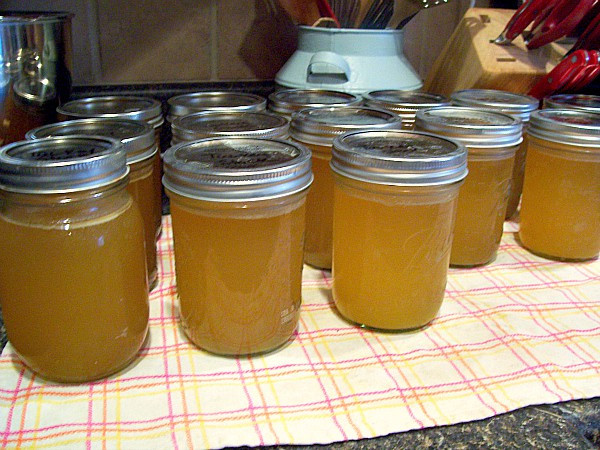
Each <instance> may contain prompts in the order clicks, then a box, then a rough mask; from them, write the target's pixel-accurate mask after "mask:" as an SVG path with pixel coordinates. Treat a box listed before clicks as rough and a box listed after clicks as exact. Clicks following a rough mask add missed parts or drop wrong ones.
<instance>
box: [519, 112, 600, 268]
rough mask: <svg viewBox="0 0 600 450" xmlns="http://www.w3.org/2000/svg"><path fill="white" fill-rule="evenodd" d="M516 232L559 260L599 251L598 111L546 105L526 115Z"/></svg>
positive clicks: (536, 250) (539, 251)
mask: <svg viewBox="0 0 600 450" xmlns="http://www.w3.org/2000/svg"><path fill="white" fill-rule="evenodd" d="M528 134H529V136H528V141H529V145H528V150H527V166H526V170H525V184H524V186H523V200H522V205H521V224H520V230H519V238H520V240H521V242H522V244H523V245H524V246H525V247H526V248H527V249H529V250H531V251H532V252H534V253H536V254H539V255H541V256H544V257H548V258H553V259H560V260H567V261H570V260H586V259H592V258H595V257H597V256H598V254H599V253H600V114H593V113H587V112H585V111H576V110H559V109H548V110H543V111H539V112H537V113H535V114H534V115H532V123H531V127H530V130H529V131H528Z"/></svg>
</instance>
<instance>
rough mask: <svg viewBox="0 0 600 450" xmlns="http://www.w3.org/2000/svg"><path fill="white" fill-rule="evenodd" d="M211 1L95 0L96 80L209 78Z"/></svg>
mask: <svg viewBox="0 0 600 450" xmlns="http://www.w3.org/2000/svg"><path fill="white" fill-rule="evenodd" d="M212 1H216V0H210V1H209V0H205V1H198V0H177V1H168V2H165V1H164V0H136V1H127V2H123V1H120V0H97V2H98V29H99V42H100V55H101V70H102V80H103V81H104V82H109V83H131V82H153V81H184V80H194V81H200V80H208V79H210V73H211V69H210V65H211V57H210V46H211V42H210V35H211V33H210V30H211V11H210V8H211V3H212Z"/></svg>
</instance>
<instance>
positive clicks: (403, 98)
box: [364, 89, 450, 130]
mask: <svg viewBox="0 0 600 450" xmlns="http://www.w3.org/2000/svg"><path fill="white" fill-rule="evenodd" d="M364 98H365V106H369V107H371V108H381V109H385V110H387V111H392V112H393V113H395V114H398V115H399V116H400V117H401V118H402V128H403V129H405V130H412V129H413V128H414V127H415V116H416V114H417V111H419V110H420V109H430V108H437V107H439V106H449V105H450V99H449V98H447V97H445V96H443V95H439V94H431V93H428V92H413V91H399V90H394V89H385V90H379V91H371V92H369V93H367V94H365V95H364Z"/></svg>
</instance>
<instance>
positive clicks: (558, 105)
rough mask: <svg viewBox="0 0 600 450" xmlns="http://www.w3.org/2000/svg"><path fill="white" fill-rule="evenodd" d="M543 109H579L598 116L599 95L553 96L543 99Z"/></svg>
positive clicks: (599, 112)
mask: <svg viewBox="0 0 600 450" xmlns="http://www.w3.org/2000/svg"><path fill="white" fill-rule="evenodd" d="M543 106H544V109H580V110H582V111H585V112H589V113H595V114H600V95H590V94H554V95H549V96H548V97H545V98H544V101H543Z"/></svg>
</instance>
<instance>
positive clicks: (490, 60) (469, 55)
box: [423, 8, 570, 95]
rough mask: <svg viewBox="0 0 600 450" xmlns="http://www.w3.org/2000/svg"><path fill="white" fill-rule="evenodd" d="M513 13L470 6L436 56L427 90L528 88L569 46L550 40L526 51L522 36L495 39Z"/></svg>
mask: <svg viewBox="0 0 600 450" xmlns="http://www.w3.org/2000/svg"><path fill="white" fill-rule="evenodd" d="M513 13H514V10H510V9H491V8H471V9H469V10H467V12H466V13H465V16H464V17H463V19H462V20H461V22H460V23H459V25H458V27H457V28H456V30H455V31H454V33H453V34H452V36H451V37H450V40H449V41H448V43H447V44H446V46H445V47H444V49H443V50H442V53H441V54H440V55H439V57H438V58H437V59H436V61H435V63H434V65H433V67H432V69H431V71H430V72H429V74H428V76H427V79H426V80H425V84H424V86H423V90H424V91H427V92H435V93H439V94H444V95H450V94H451V93H452V92H454V91H457V90H460V89H469V88H478V89H501V90H505V91H510V92H515V93H518V94H526V93H527V92H529V90H530V89H531V87H532V86H533V85H534V84H535V83H536V82H537V81H538V80H539V79H540V78H541V77H542V76H544V75H545V74H546V73H547V72H549V71H550V70H552V69H553V68H554V66H555V65H556V64H557V63H558V62H559V61H560V60H561V59H562V57H563V56H564V54H565V53H566V52H567V50H568V49H569V47H570V45H569V44H559V43H552V44H549V45H546V46H544V47H542V48H539V49H536V50H527V47H526V46H525V43H524V42H523V38H522V37H521V36H519V37H517V38H516V39H515V40H514V41H513V43H512V44H511V45H508V46H500V45H496V44H493V43H491V42H490V40H493V39H495V38H496V37H498V35H499V34H500V33H501V32H502V30H503V29H504V27H505V26H506V24H507V23H508V21H509V20H510V18H511V17H512V15H513Z"/></svg>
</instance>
